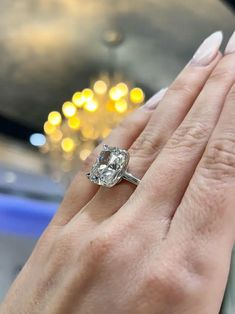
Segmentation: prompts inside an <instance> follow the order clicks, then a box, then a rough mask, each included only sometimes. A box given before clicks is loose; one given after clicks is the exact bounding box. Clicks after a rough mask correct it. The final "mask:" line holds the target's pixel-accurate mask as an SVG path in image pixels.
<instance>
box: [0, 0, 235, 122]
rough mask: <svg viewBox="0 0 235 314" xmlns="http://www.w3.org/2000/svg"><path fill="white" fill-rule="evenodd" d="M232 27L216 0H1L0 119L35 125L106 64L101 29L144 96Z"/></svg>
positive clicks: (226, 11) (231, 20)
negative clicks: (112, 34) (115, 34)
mask: <svg viewBox="0 0 235 314" xmlns="http://www.w3.org/2000/svg"><path fill="white" fill-rule="evenodd" d="M234 28H235V23H234V15H233V13H232V10H231V8H229V7H228V6H226V5H225V4H224V3H223V2H220V1H216V0H197V1H195V0H187V1H186V0H168V1H166V0H86V1H83V0H12V1H9V0H1V2H0V30H1V31H0V56H1V57H0V95H1V98H0V115H2V116H4V117H7V118H9V119H12V120H15V121H18V122H20V123H22V124H23V125H25V126H27V127H30V128H31V127H32V128H40V127H41V125H42V123H43V121H44V120H45V119H46V117H47V114H48V112H49V111H51V110H53V109H59V108H60V106H61V104H62V103H63V102H64V101H65V100H66V99H68V98H70V96H71V95H72V93H73V92H75V91H76V90H77V89H82V88H84V87H85V86H87V85H88V84H89V80H90V78H92V77H95V76H96V75H97V74H98V73H99V72H100V71H102V70H107V69H110V68H111V67H112V65H113V60H112V58H110V55H109V52H108V49H107V47H105V45H104V44H103V42H102V39H101V38H102V34H103V32H104V31H105V30H110V29H117V30H120V31H121V32H122V33H123V35H124V36H125V40H124V42H123V43H122V45H121V46H120V47H118V48H117V49H116V57H117V60H116V62H115V63H114V64H115V67H116V68H117V69H118V70H121V71H122V72H123V73H124V74H125V75H126V77H127V78H128V79H131V80H133V81H134V82H136V83H138V84H139V85H140V86H142V87H144V88H146V90H147V91H149V94H150V92H154V91H156V90H157V89H158V88H160V87H164V86H166V85H168V84H169V83H170V82H171V80H172V79H173V77H174V76H175V75H176V73H177V72H178V71H179V70H180V69H181V67H182V66H183V65H184V64H185V63H186V62H187V61H188V59H189V58H190V56H191V55H192V54H193V52H194V50H195V48H196V47H197V46H198V44H199V43H200V42H201V41H202V39H203V38H204V37H205V36H207V35H208V34H210V33H211V32H213V31H215V30H218V29H221V30H223V31H224V34H225V38H226V39H227V38H228V36H229V35H230V34H231V32H232V31H233V29H234Z"/></svg>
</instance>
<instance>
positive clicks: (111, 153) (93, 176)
mask: <svg viewBox="0 0 235 314" xmlns="http://www.w3.org/2000/svg"><path fill="white" fill-rule="evenodd" d="M128 160H129V156H128V153H127V152H126V151H124V150H122V149H119V148H116V147H109V146H107V145H104V150H103V151H102V152H101V153H100V155H99V157H98V158H97V160H96V163H95V164H94V165H93V167H92V169H91V171H90V173H89V178H90V180H91V181H93V182H94V183H96V184H99V185H104V186H108V187H111V186H113V185H115V184H116V183H117V182H118V181H119V180H120V179H121V177H122V175H123V172H124V171H125V170H126V167H127V164H128Z"/></svg>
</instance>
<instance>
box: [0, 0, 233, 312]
mask: <svg viewBox="0 0 235 314" xmlns="http://www.w3.org/2000/svg"><path fill="white" fill-rule="evenodd" d="M234 10H235V5H234V1H231V0H230V1H219V0H197V1H193V0H187V1H185V0H168V1H164V0H116V1H114V0H99V1H95V0H86V1H82V0H12V1H8V0H1V2H0V97H1V98H0V300H1V299H2V298H3V296H4V294H5V292H6V290H7V288H8V287H9V285H10V283H11V282H12V280H13V279H14V277H15V276H16V274H17V273H18V272H19V270H20V269H21V267H22V265H23V264H24V262H25V260H26V259H27V257H28V256H29V254H30V252H31V250H32V248H33V246H34V244H35V241H36V240H37V238H38V237H39V235H40V234H41V232H42V231H43V229H44V228H45V227H46V225H47V224H48V222H49V221H50V219H51V217H52V215H53V213H54V212H55V210H56V208H57V206H58V204H59V202H60V200H61V198H62V196H63V193H64V191H65V190H66V188H67V186H68V184H69V182H70V181H71V179H72V178H73V176H74V174H76V172H77V170H78V169H79V167H80V165H81V162H82V161H83V160H85V159H86V157H87V156H88V155H89V154H90V152H91V151H92V149H93V148H94V147H95V146H96V145H97V144H98V143H99V142H100V141H101V140H102V139H103V138H105V137H106V136H107V135H108V134H109V132H110V131H111V129H112V128H113V127H114V126H115V125H116V124H117V123H118V122H119V121H121V120H122V119H123V117H124V116H125V115H127V114H129V113H130V112H131V111H133V110H135V109H136V108H138V107H139V106H141V105H142V104H143V103H144V101H145V100H147V99H148V98H149V97H150V96H151V95H152V94H153V93H154V92H156V91H157V90H159V89H160V88H163V87H166V86H168V85H169V84H170V83H171V81H172V80H173V78H174V77H175V75H176V74H177V73H178V72H179V71H180V69H181V68H182V67H183V66H184V65H185V64H186V63H187V62H188V61H189V59H190V58H191V56H192V54H193V53H194V51H195V49H196V48H197V46H198V45H199V44H200V42H201V41H202V40H203V39H204V38H205V37H206V36H208V35H209V34H210V33H212V32H214V31H215V30H222V31H223V32H224V35H225V40H227V39H228V37H229V36H230V35H231V33H232V31H233V30H234V28H235V23H234V21H235V20H234V12H235V11H234ZM230 299H231V298H230ZM229 302H230V303H231V302H232V300H230V301H229ZM228 306H229V305H228ZM234 311H235V310H234ZM234 311H233V313H234ZM224 313H225V312H224ZM226 313H227V312H226ZM228 313H229V312H228ZM231 313H232V312H231Z"/></svg>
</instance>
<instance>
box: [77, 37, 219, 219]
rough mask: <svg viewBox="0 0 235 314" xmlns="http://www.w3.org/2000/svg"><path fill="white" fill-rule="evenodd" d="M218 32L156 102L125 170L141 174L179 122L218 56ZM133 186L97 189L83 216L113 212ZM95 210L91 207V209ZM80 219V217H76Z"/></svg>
mask: <svg viewBox="0 0 235 314" xmlns="http://www.w3.org/2000/svg"><path fill="white" fill-rule="evenodd" d="M221 41H222V33H221V32H216V33H214V34H212V35H211V36H209V37H208V38H207V39H206V40H205V41H204V42H203V43H202V45H201V46H200V47H199V48H198V50H197V51H196V53H195V55H194V57H193V59H192V60H191V62H190V63H189V64H188V65H187V66H186V67H185V68H184V69H183V71H182V72H181V73H180V74H179V76H178V77H177V78H176V80H175V81H174V82H173V84H172V85H171V86H170V87H169V89H168V90H167V92H166V94H165V96H164V97H163V99H162V100H161V101H160V104H159V106H158V107H157V109H156V110H155V112H154V114H153V115H152V117H151V119H150V120H149V122H148V124H147V126H146V127H145V129H144V130H143V132H142V133H141V134H140V136H139V137H138V138H137V139H136V140H135V141H134V143H133V144H132V145H131V147H130V149H129V152H130V156H131V159H130V162H129V171H130V172H132V173H133V174H134V175H136V176H138V177H140V178H141V177H142V176H143V175H144V174H145V172H146V171H147V170H148V168H149V167H150V165H151V164H152V162H153V161H154V159H155V158H156V156H157V155H158V154H159V152H160V151H161V149H162V147H163V146H164V145H165V144H166V142H167V141H168V139H169V138H170V136H171V135H172V133H173V132H174V131H175V130H176V128H177V127H178V126H179V125H180V123H181V122H182V120H183V119H184V117H185V116H186V114H187V113H188V111H189V109H190V108H191V106H192V105H193V103H194V101H195V99H196V98H197V96H198V95H199V93H200V91H201V89H202V88H203V86H204V84H205V82H206V81H207V79H208V77H209V76H210V74H211V72H212V71H213V69H214V68H215V66H216V64H217V63H218V61H219V60H220V58H221V54H220V53H219V47H220V44H221ZM133 191H134V186H133V185H132V184H130V183H128V182H125V181H124V180H123V181H122V183H121V184H118V185H116V186H114V187H113V188H112V190H111V191H110V190H109V189H107V188H101V189H99V191H98V192H97V194H96V195H95V197H94V198H93V199H92V200H91V201H90V202H89V203H88V204H87V206H85V207H84V210H83V211H82V213H81V215H82V214H83V216H84V219H88V220H92V221H97V222H98V221H100V220H103V219H105V218H106V217H108V216H110V215H111V214H113V213H114V212H116V211H117V210H118V209H119V208H120V207H121V206H122V205H123V204H124V203H125V202H126V201H127V199H128V198H129V197H130V195H131V194H132V192H133ZM96 208H97V209H98V210H94V209H96ZM79 219H81V216H80V217H79Z"/></svg>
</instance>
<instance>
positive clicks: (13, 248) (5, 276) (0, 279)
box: [0, 235, 35, 302]
mask: <svg viewBox="0 0 235 314" xmlns="http://www.w3.org/2000/svg"><path fill="white" fill-rule="evenodd" d="M34 245H35V240H34V239H31V238H26V237H16V236H6V235H0V302H1V300H2V299H3V297H4V295H5V293H6V291H7V290H8V288H9V286H10V285H11V283H12V281H13V280H14V278H15V276H16V275H17V274H18V272H19V270H20V269H21V267H22V266H23V265H24V263H25V261H26V260H27V258H28V256H29V255H30V253H31V251H32V249H33V247H34Z"/></svg>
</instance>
